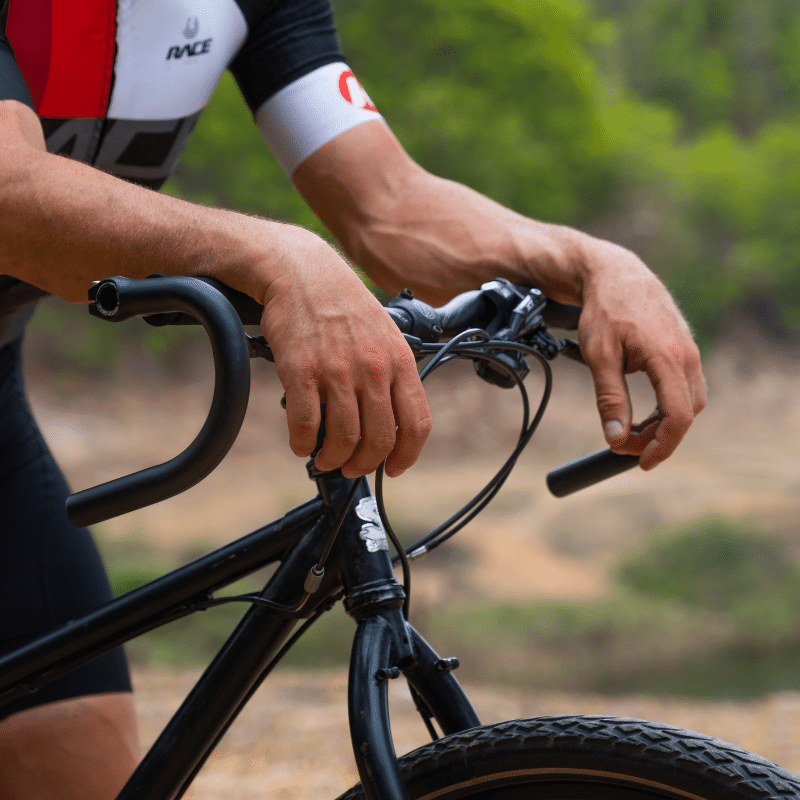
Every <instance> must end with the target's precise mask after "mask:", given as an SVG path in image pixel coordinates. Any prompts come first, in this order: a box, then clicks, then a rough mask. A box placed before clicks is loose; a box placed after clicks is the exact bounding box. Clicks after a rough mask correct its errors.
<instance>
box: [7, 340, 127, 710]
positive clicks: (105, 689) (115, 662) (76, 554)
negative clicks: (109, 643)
mask: <svg viewBox="0 0 800 800" xmlns="http://www.w3.org/2000/svg"><path fill="white" fill-rule="evenodd" d="M20 362H21V356H20V343H19V341H17V342H15V343H13V344H11V345H9V346H7V347H4V348H2V349H0V652H2V651H8V650H10V649H13V648H14V647H15V646H17V645H18V644H20V643H22V642H25V641H28V640H30V639H32V638H35V637H36V636H37V635H40V634H41V633H44V632H46V631H49V630H52V629H54V628H56V627H58V626H59V625H62V624H64V623H65V622H68V621H69V620H71V619H75V618H77V617H80V616H81V615H83V614H86V613H87V612H90V611H92V610H94V609H96V608H98V607H99V606H101V605H103V604H104V603H107V602H108V601H109V600H110V599H111V597H112V593H111V589H110V587H109V583H108V579H107V578H106V575H105V570H104V569H103V565H102V562H101V560H100V556H99V554H98V552H97V549H96V547H95V545H94V542H93V541H92V538H91V535H90V534H89V532H88V531H87V530H85V529H77V528H74V527H73V526H72V524H71V523H70V522H69V520H68V519H67V517H66V514H65V511H64V501H65V499H66V497H67V495H68V489H67V485H66V482H65V481H64V478H63V476H62V474H61V472H60V471H59V469H58V467H57V466H56V464H55V461H54V460H53V457H52V455H51V454H50V452H49V450H48V448H47V446H46V444H45V442H44V440H43V438H42V435H41V433H40V432H39V429H38V427H37V425H36V423H35V421H34V419H33V416H32V414H31V411H30V408H29V406H28V403H27V400H26V398H25V391H24V385H23V381H22V369H21V363H20ZM125 691H130V679H129V676H128V668H127V664H126V662H125V657H124V654H123V652H122V650H121V648H118V649H116V650H114V651H111V652H109V653H106V654H105V655H103V656H101V657H99V658H97V659H95V660H94V661H92V662H90V663H88V664H86V665H84V666H83V667H79V668H78V669H77V670H75V671H74V672H72V673H70V674H69V675H66V676H64V677H63V678H60V679H58V680H57V681H54V682H53V683H51V684H48V685H47V686H46V687H44V688H43V689H42V690H40V691H39V692H36V693H34V694H32V695H29V696H28V697H26V698H24V699H23V700H21V701H16V702H15V703H13V704H11V705H8V706H6V707H4V708H0V717H3V716H7V715H8V714H11V713H14V712H17V711H20V710H22V709H24V708H30V707H33V706H37V705H41V704H42V703H50V702H54V701H59V700H64V699H67V698H72V697H79V696H82V695H88V694H105V693H113V692H125Z"/></svg>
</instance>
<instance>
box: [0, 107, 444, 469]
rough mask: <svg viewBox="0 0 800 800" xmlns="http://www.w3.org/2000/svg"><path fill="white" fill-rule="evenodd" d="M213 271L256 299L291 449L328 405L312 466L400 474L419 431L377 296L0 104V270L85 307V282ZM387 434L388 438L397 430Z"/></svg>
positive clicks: (415, 450)
mask: <svg viewBox="0 0 800 800" xmlns="http://www.w3.org/2000/svg"><path fill="white" fill-rule="evenodd" d="M153 272H162V273H165V274H170V275H189V276H192V275H207V276H212V277H215V278H219V279H220V280H221V281H223V282H224V283H227V284H228V285H230V286H232V287H233V288H235V289H238V290H239V291H242V292H245V293H247V294H249V295H250V296H251V297H253V298H255V299H256V300H258V302H260V303H263V304H264V305H265V313H264V317H263V319H262V328H263V330H264V333H265V335H266V336H267V338H268V339H269V341H270V343H271V344H272V346H273V350H274V352H275V354H276V363H277V367H278V373H279V375H280V377H281V380H282V381H283V383H284V388H285V389H286V394H287V414H288V421H289V429H290V444H291V447H292V449H293V450H294V452H295V453H297V454H298V455H308V454H309V453H310V452H311V451H312V449H313V447H314V444H315V442H316V433H317V429H318V427H319V419H320V416H319V415H320V402H326V403H327V404H328V425H327V430H328V436H327V437H326V440H325V445H324V447H323V449H322V451H321V452H320V454H319V455H318V456H317V464H318V466H319V467H320V468H321V469H333V468H335V467H340V466H341V467H342V468H343V471H344V472H345V474H348V475H349V476H356V475H361V474H366V473H368V472H371V471H372V470H374V469H375V468H376V467H377V465H378V464H379V463H380V462H381V461H382V460H383V458H384V457H386V456H387V455H388V456H389V459H388V461H387V473H388V474H397V473H399V472H400V471H402V470H403V469H405V468H407V467H408V466H410V465H411V464H412V463H413V462H414V461H415V460H416V458H417V456H418V454H419V451H420V449H421V447H422V444H423V443H424V441H425V437H426V436H427V433H428V431H429V428H430V414H429V412H428V407H427V403H426V401H425V395H424V392H423V391H422V388H421V386H420V385H419V380H418V377H417V374H416V368H415V363H414V359H413V357H412V355H411V353H410V351H409V350H408V347H407V346H406V343H405V341H404V340H403V338H402V337H401V336H400V334H399V333H398V331H397V329H396V328H395V326H394V325H393V324H392V323H391V322H390V321H389V319H388V317H387V315H386V314H385V312H384V311H383V309H382V308H381V307H380V304H379V303H378V302H377V301H376V300H375V298H374V297H372V295H371V294H370V293H369V292H368V291H367V290H366V289H365V288H364V286H363V284H362V283H361V281H360V280H359V279H358V277H357V276H356V275H355V274H354V273H353V272H352V270H351V269H350V267H349V266H348V265H347V263H346V262H345V261H344V260H343V259H342V258H341V257H340V256H339V255H338V254H337V253H336V252H335V251H334V250H333V249H331V248H330V247H329V246H328V245H326V244H325V243H324V242H323V241H322V240H321V239H319V237H317V236H315V235H314V234H312V233H310V232H308V231H305V230H303V229H302V228H298V227H296V226H292V225H285V224H281V223H277V222H272V221H270V220H265V219H259V218H256V217H249V216H245V215H241V214H236V213H233V212H229V211H223V210H219V209H211V208H205V207H201V206H195V205H192V204H190V203H186V202H183V201H181V200H178V199H175V198H172V197H168V196H166V195H160V194H157V193H155V192H152V191H150V190H148V189H144V188H141V187H138V186H134V185H132V184H129V183H126V182H124V181H121V180H119V179H117V178H114V177H111V176H109V175H105V174H103V173H101V172H99V171H97V170H95V169H93V168H91V167H88V166H85V165H83V164H79V163H76V162H74V161H70V160H68V159H66V158H62V157H60V156H53V155H49V154H48V153H46V152H45V151H44V140H43V137H42V132H41V126H40V125H39V122H38V119H37V118H36V116H35V114H34V113H33V112H32V111H31V110H30V109H29V108H27V107H26V106H24V105H22V104H21V103H17V102H14V101H4V102H0V273H2V274H6V275H12V276H14V277H18V278H21V279H22V280H24V281H27V282H29V283H32V284H34V285H36V286H39V287H41V288H43V289H46V290H48V291H50V292H53V293H55V294H58V295H61V296H62V297H64V298H66V299H68V300H71V301H73V302H85V301H86V296H87V290H88V288H89V286H90V285H91V282H92V280H96V279H98V278H102V277H105V276H106V275H108V274H109V273H113V274H122V275H126V276H128V277H132V278H141V277H145V276H146V275H148V274H150V273H153ZM395 429H397V433H396V432H395Z"/></svg>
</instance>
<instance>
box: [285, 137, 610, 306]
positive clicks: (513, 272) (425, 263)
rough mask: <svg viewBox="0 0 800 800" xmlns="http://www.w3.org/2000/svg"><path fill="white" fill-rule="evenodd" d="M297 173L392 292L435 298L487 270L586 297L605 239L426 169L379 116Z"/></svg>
mask: <svg viewBox="0 0 800 800" xmlns="http://www.w3.org/2000/svg"><path fill="white" fill-rule="evenodd" d="M349 139H350V140H352V141H348V140H349ZM356 141H357V144H356ZM365 153H368V154H371V155H372V156H373V157H374V156H375V154H380V160H379V162H378V163H374V164H369V165H367V166H366V167H365V163H364V161H365V160H364V157H363V154H365ZM294 180H295V183H296V184H297V186H298V188H299V189H300V191H301V193H302V194H303V195H304V197H305V198H306V200H307V201H308V202H309V204H310V205H311V206H312V208H313V209H314V211H315V212H316V213H317V214H318V215H319V216H320V217H321V218H322V220H323V222H325V224H326V225H327V226H328V228H329V229H330V230H331V231H332V232H333V233H334V235H335V236H336V237H337V238H338V239H339V241H340V242H341V244H342V246H343V247H344V249H345V250H346V252H347V254H348V255H349V256H350V258H352V259H353V261H355V262H356V263H357V264H358V265H359V266H360V267H361V268H362V269H363V270H364V271H365V272H366V273H367V274H368V275H369V276H370V277H371V278H372V279H373V280H375V281H376V282H377V283H378V284H379V285H380V286H381V287H382V288H384V289H385V290H386V291H388V292H390V293H392V294H394V293H396V292H397V291H399V290H400V289H402V288H404V287H408V288H410V289H412V290H413V291H414V292H415V293H416V294H418V296H420V297H421V298H423V299H425V300H428V301H430V302H433V303H440V302H444V301H446V300H448V299H449V298H450V297H451V296H453V295H455V294H457V293H458V292H461V291H466V290H468V289H472V288H474V287H475V286H476V285H479V284H480V283H481V282H483V281H485V280H486V276H487V275H493V276H496V277H505V278H508V279H509V280H512V281H516V282H526V281H527V282H533V283H535V284H536V285H537V286H539V287H540V288H542V289H543V290H545V291H546V292H547V293H548V294H549V295H550V296H551V297H553V299H556V300H560V301H562V302H571V303H579V302H580V301H581V299H582V286H583V283H584V280H585V277H586V276H585V271H586V264H587V263H588V261H589V259H588V258H587V254H586V252H585V251H586V248H587V247H594V246H596V245H600V244H601V243H599V242H598V240H595V239H593V238H592V237H589V236H587V235H585V234H582V233H580V232H578V231H576V230H573V229H571V228H566V227H562V226H557V225H550V224H547V223H542V222H537V221H535V220H531V219H528V218H526V217H523V216H521V215H520V214H516V213H515V212H513V211H511V210H509V209H507V208H505V207H503V206H501V205H500V204H498V203H496V202H494V201H492V200H490V199H489V198H487V197H485V196H483V195H481V194H479V193H478V192H475V191H473V190H472V189H470V188H468V187H466V186H463V185H462V184H458V183H454V182H452V181H449V180H445V179H442V178H439V177H437V176H435V175H432V174H430V173H429V172H426V171H425V170H423V169H421V168H420V167H419V166H417V165H416V164H415V163H414V162H413V161H411V159H410V158H409V157H408V156H407V154H406V153H405V151H404V150H403V149H402V147H401V146H400V145H399V143H398V142H397V140H396V139H394V137H393V136H392V134H391V132H389V131H388V129H387V128H386V127H385V126H384V125H383V123H380V122H376V123H370V124H366V125H362V126H359V128H357V129H355V130H353V131H352V132H348V133H345V134H343V135H342V136H340V137H339V138H338V139H337V140H334V141H333V142H331V143H329V145H326V146H325V148H323V149H322V150H321V151H318V153H315V154H313V155H312V156H311V157H310V158H309V159H308V160H307V162H306V163H304V164H303V165H301V166H300V168H299V169H298V170H297V172H296V173H295V175H294ZM603 244H606V243H603Z"/></svg>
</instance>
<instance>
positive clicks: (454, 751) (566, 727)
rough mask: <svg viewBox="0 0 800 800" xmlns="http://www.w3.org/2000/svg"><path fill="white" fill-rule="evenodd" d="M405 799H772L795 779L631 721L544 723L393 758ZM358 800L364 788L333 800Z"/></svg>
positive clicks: (464, 736) (468, 734) (746, 756)
mask: <svg viewBox="0 0 800 800" xmlns="http://www.w3.org/2000/svg"><path fill="white" fill-rule="evenodd" d="M399 763H400V769H401V773H402V775H403V779H404V781H405V783H406V787H407V789H408V792H409V795H410V798H411V800H455V798H470V799H471V800H489V799H490V798H491V800H579V799H580V800H600V799H601V798H602V800H652V799H654V798H679V799H680V800H772V799H773V798H775V799H776V800H777V799H778V798H781V800H783V799H784V798H800V779H799V778H798V777H797V776H796V775H793V774H792V773H790V772H789V771H787V770H785V769H783V768H782V767H779V766H777V765H776V764H772V763H771V762H769V761H766V760H765V759H763V758H761V757H759V756H757V755H754V754H753V753H748V752H747V751H746V750H742V749H741V748H739V747H735V746H734V745H731V744H728V743H726V742H722V741H720V740H718V739H713V738H711V737H709V736H704V735H702V734H699V733H694V732H692V731H688V730H683V729H681V728H675V727H672V726H669V725H662V724H659V723H652V722H644V721H642V720H636V719H626V718H615V717H604V716H548V717H537V718H534V719H523V720H513V721H510V722H501V723H498V724H496V725H486V726H483V727H480V728H473V729H471V730H468V731H464V732H462V733H457V734H453V735H451V736H447V737H445V738H443V739H439V740H438V741H435V742H431V743H430V744H427V745H424V746H423V747H420V748H419V749H417V750H414V751H412V752H411V753H408V754H407V755H405V756H402V757H401V758H400V759H399ZM360 798H363V791H362V788H361V785H360V784H359V785H358V786H355V787H354V788H352V789H351V790H350V791H348V792H346V793H345V794H344V795H342V796H341V797H340V798H339V800H360Z"/></svg>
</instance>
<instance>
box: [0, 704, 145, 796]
mask: <svg viewBox="0 0 800 800" xmlns="http://www.w3.org/2000/svg"><path fill="white" fill-rule="evenodd" d="M138 758H139V742H138V736H137V729H136V719H135V715H134V709H133V700H132V696H131V694H130V693H128V692H126V693H122V694H104V695H92V696H90V697H79V698H73V699H71V700H61V701H58V702H53V703H48V704H47V705H43V706H39V707H37V708H32V709H28V710H26V711H22V712H20V713H18V714H14V716H12V717H9V718H8V719H6V720H4V721H2V722H0V797H3V798H6V797H7V798H15V800H27V799H28V798H31V800H33V798H35V800H63V799H64V798H73V797H80V798H82V800H112V798H114V797H116V796H117V794H119V792H120V790H121V789H122V787H123V786H124V785H125V781H127V779H128V778H129V777H130V775H131V773H132V772H133V770H134V768H135V767H136V762H137V761H138Z"/></svg>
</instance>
